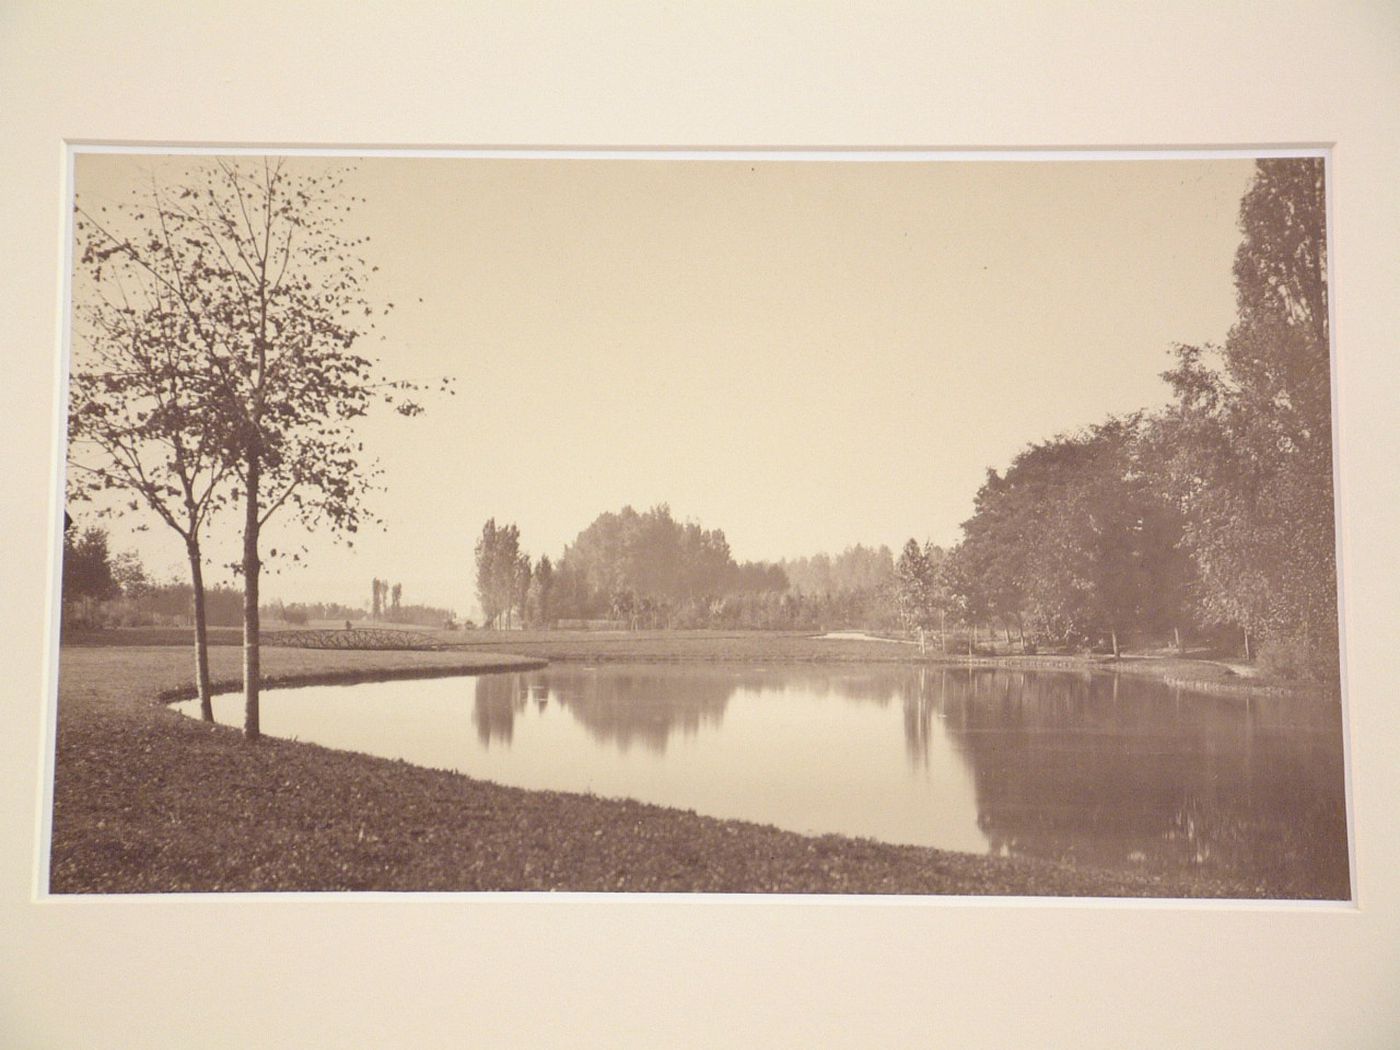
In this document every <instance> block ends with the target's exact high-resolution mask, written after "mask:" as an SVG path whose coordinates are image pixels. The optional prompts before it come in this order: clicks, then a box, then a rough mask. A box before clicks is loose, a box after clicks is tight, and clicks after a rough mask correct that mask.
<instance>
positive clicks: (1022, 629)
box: [1016, 620, 1026, 656]
mask: <svg viewBox="0 0 1400 1050" xmlns="http://www.w3.org/2000/svg"><path fill="white" fill-rule="evenodd" d="M1016 633H1017V634H1019V635H1020V636H1021V655H1022V656H1025V655H1026V625H1025V624H1023V623H1021V622H1020V621H1019V620H1017V622H1016Z"/></svg>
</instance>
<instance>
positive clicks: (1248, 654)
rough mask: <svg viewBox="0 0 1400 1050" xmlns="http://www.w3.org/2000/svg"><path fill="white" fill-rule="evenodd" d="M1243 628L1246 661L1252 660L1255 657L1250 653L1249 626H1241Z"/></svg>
mask: <svg viewBox="0 0 1400 1050" xmlns="http://www.w3.org/2000/svg"><path fill="white" fill-rule="evenodd" d="M1241 630H1243V631H1244V658H1245V661H1246V662H1250V661H1252V660H1253V659H1254V657H1253V656H1252V655H1250V652H1249V628H1248V627H1244V628H1241Z"/></svg>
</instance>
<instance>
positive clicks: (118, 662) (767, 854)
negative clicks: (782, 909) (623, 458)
mask: <svg viewBox="0 0 1400 1050" xmlns="http://www.w3.org/2000/svg"><path fill="white" fill-rule="evenodd" d="M275 651H276V650H271V649H270V650H268V651H267V652H266V653H265V654H264V656H265V659H266V658H267V657H268V655H269V654H270V653H273V652H275ZM280 653H281V655H278V656H275V657H273V658H272V659H270V660H268V664H269V667H268V679H267V686H268V687H269V688H272V687H276V686H278V685H281V686H283V687H289V686H292V685H295V684H312V683H315V684H331V683H345V684H350V683H353V682H357V681H369V680H389V679H398V678H404V679H414V678H426V677H444V676H459V675H470V674H481V673H488V671H489V672H493V673H494V672H499V671H501V670H505V671H513V670H517V669H519V670H525V669H529V668H532V667H535V666H538V660H537V659H531V658H528V657H527V658H514V659H512V658H505V659H502V655H503V654H496V655H495V657H494V658H491V659H488V658H487V654H485V653H483V654H481V655H482V659H480V660H477V661H464V660H463V659H462V656H461V654H460V653H458V654H449V653H425V652H421V651H391V652H368V653H364V652H361V653H347V652H344V651H335V652H329V651H323V650H317V651H294V650H281V651H280ZM212 655H213V654H211V656H212ZM239 655H241V654H239V653H237V652H236V651H234V650H231V649H225V651H224V653H223V654H222V655H221V656H220V659H219V660H218V663H219V664H220V665H221V666H219V667H218V668H217V670H216V679H217V681H218V682H219V683H220V684H221V685H222V686H228V685H230V684H232V685H233V686H235V687H237V686H238V684H239V683H238V681H237V679H236V678H233V677H231V676H230V675H229V674H228V671H229V670H230V669H231V668H232V667H233V666H235V658H236V657H238V656H239ZM123 657H125V658H126V659H123ZM225 657H227V659H225ZM189 662H190V661H189V659H188V653H186V652H185V651H184V650H183V649H175V648H157V647H152V648H151V649H147V650H140V651H138V650H136V649H134V648H132V647H127V648H116V649H100V648H95V647H93V648H81V649H71V650H67V651H65V652H64V661H63V665H62V666H61V668H60V701H59V733H58V737H59V739H58V748H57V760H56V769H55V783H54V819H53V829H54V832H53V850H52V857H51V866H50V886H49V890H50V892H52V893H55V894H67V893H93V892H96V893H148V892H218V891H264V890H269V891H291V890H295V891H334V890H354V889H361V890H402V891H416V892H435V891H488V890H489V891H533V890H567V891H578V892H593V891H618V892H641V893H649V892H704V893H715V892H721V893H723V892H741V893H757V892H765V893H804V894H806V893H817V894H822V893H837V894H850V893H856V894H891V893H893V894H913V895H947V894H953V895H976V896H987V895H991V896H1016V897H1024V896H1035V897H1047V896H1048V897H1064V896H1073V897H1105V898H1113V897H1144V898H1167V899H1191V898H1202V897H1204V898H1217V899H1227V900H1245V899H1260V898H1264V899H1299V898H1300V895H1299V894H1296V893H1287V892H1282V891H1280V889H1279V888H1278V887H1269V886H1264V885H1255V884H1251V883H1248V882H1245V881H1243V880H1237V879H1229V878H1223V877H1216V876H1206V875H1191V874H1184V875H1161V874H1153V873H1149V872H1135V871H1122V870H1116V869H1115V870H1109V869H1097V868H1078V867H1074V866H1072V865H1068V864H1063V863H1059V862H1055V861H1050V860H1040V859H1034V858H999V857H991V856H985V855H979V854H971V853H956V852H951V851H946V850H939V849H934V848H930V847H919V846H902V845H891V844H885V843H880V842H875V841H872V840H868V839H856V838H847V837H843V836H836V835H825V836H819V837H812V836H806V835H802V834H799V833H796V832H790V831H783V830H780V829H777V828H774V827H771V826H768V825H762V824H757V823H751V822H746V821H740V820H729V819H724V818H718V817H708V816H702V815H700V814H697V813H695V812H693V811H690V810H681V809H671V808H667V807H662V806H658V805H653V804H649V803H643V802H637V801H633V800H629V799H613V798H601V797H598V796H593V795H586V794H573V793H566V792H556V791H547V790H529V789H524V788H513V787H506V786H503V785H498V784H494V783H491V782H488V781H483V780H477V779H474V778H472V777H469V776H467V775H465V774H461V773H456V772H450V771H446V770H434V769H428V768H424V767H419V766H414V765H411V764H409V763H406V762H403V761H397V760H391V759H384V758H376V757H373V756H370V755H366V754H363V753H359V752H352V751H337V750H333V749H330V748H326V747H322V746H320V745H316V744H311V743H307V742H302V741H296V740H283V739H279V738H274V737H264V738H263V739H262V740H260V741H259V742H258V743H257V744H255V745H251V746H250V745H249V744H248V743H247V742H246V741H245V740H244V739H243V738H242V736H241V734H240V733H239V731H238V730H237V729H236V728H234V727H231V726H226V725H215V724H210V723H205V722H202V721H200V720H198V719H193V718H189V717H187V716H185V715H182V714H180V713H178V712H176V711H174V710H172V709H171V708H169V707H168V706H166V705H167V704H168V703H169V700H168V699H167V700H164V701H161V700H158V699H155V698H156V697H174V696H175V695H176V694H178V693H181V692H182V691H183V692H184V693H186V694H190V693H192V689H191V687H190V684H189V682H188V678H189V673H188V671H187V670H186V669H185V667H186V665H187V664H188V663H189ZM347 665H349V666H347ZM152 685H155V686H156V688H154V689H152V688H151V686H152ZM347 814H349V815H350V816H349V817H348V818H347Z"/></svg>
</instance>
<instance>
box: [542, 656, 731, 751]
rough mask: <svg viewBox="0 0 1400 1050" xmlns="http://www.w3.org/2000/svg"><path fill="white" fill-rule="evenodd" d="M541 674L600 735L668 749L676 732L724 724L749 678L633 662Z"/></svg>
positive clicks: (621, 742) (553, 696) (590, 730)
mask: <svg viewBox="0 0 1400 1050" xmlns="http://www.w3.org/2000/svg"><path fill="white" fill-rule="evenodd" d="M540 677H541V679H542V680H543V681H545V682H547V683H548V689H549V695H550V698H551V699H552V700H555V701H557V702H558V703H559V705H560V706H561V707H562V708H563V709H564V710H566V711H568V712H569V713H570V714H572V715H573V716H574V717H575V718H576V719H578V721H579V722H580V724H582V725H583V727H584V728H585V729H587V730H588V733H589V735H591V736H592V737H593V738H594V739H595V740H598V741H601V742H604V743H609V744H613V745H616V746H617V747H619V748H621V749H622V750H624V751H625V750H627V748H629V747H631V745H632V744H633V743H634V742H635V743H639V744H641V745H642V746H644V747H646V748H648V749H650V750H652V751H656V752H658V753H659V752H662V751H664V750H665V749H666V742H667V740H668V739H669V738H670V736H671V734H672V733H674V732H677V731H679V732H681V733H685V734H688V735H689V734H694V733H696V732H698V731H699V730H700V728H701V726H706V725H708V726H713V727H718V726H719V724H720V723H721V722H722V721H723V720H724V712H725V708H726V707H727V706H728V705H729V698H730V697H731V696H732V695H733V694H734V692H735V691H736V689H738V688H739V687H740V686H741V685H742V682H743V679H742V677H739V676H735V675H734V674H731V673H727V672H725V671H722V670H721V671H711V670H709V669H701V670H697V669H695V668H693V667H692V668H674V667H665V666H652V665H648V666H628V667H616V668H608V669H607V670H606V671H588V670H584V669H582V668H579V669H573V668H562V669H559V670H555V669H552V668H551V669H550V671H549V672H547V673H545V674H542V675H541V676H540Z"/></svg>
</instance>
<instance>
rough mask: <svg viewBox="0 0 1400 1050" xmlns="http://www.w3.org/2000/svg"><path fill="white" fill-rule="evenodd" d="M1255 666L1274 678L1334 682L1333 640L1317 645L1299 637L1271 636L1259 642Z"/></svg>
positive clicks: (1335, 678)
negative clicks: (1261, 642) (1330, 642)
mask: <svg viewBox="0 0 1400 1050" xmlns="http://www.w3.org/2000/svg"><path fill="white" fill-rule="evenodd" d="M1258 663H1259V669H1260V670H1261V671H1263V672H1264V673H1266V674H1269V675H1272V676H1274V677H1275V678H1284V679H1290V680H1294V681H1302V682H1336V681H1337V672H1338V666H1337V651H1336V646H1335V644H1332V645H1319V644H1317V643H1316V642H1315V641H1312V642H1310V641H1309V639H1306V638H1302V637H1297V636H1293V637H1284V638H1271V639H1269V640H1268V641H1266V642H1264V643H1263V644H1261V645H1260V646H1259V660H1258Z"/></svg>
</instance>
